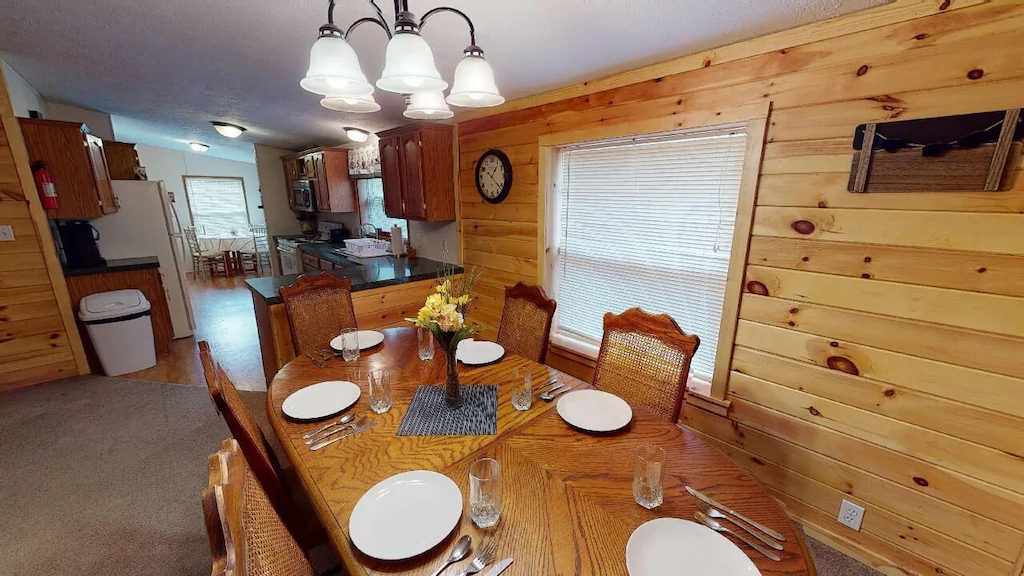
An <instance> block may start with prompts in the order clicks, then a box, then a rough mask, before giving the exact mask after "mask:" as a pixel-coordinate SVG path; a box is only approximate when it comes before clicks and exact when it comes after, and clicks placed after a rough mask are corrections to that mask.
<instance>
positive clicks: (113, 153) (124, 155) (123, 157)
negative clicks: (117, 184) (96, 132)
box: [103, 140, 141, 180]
mask: <svg viewBox="0 0 1024 576" xmlns="http://www.w3.org/2000/svg"><path fill="white" fill-rule="evenodd" d="M103 156H105V157H106V159H107V169H108V170H109V171H110V179H111V180H134V179H135V168H137V167H139V166H141V164H139V153H138V151H137V150H136V149H135V144H131V143H129V142H115V141H113V140H104V141H103Z"/></svg>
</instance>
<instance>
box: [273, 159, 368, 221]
mask: <svg viewBox="0 0 1024 576" xmlns="http://www.w3.org/2000/svg"><path fill="white" fill-rule="evenodd" d="M281 160H282V162H284V173H285V176H286V177H287V178H288V190H289V195H288V198H289V200H288V202H289V206H291V208H293V209H294V208H295V205H294V201H295V200H294V197H293V196H292V194H291V193H290V192H291V190H292V185H293V184H294V183H295V181H296V180H308V181H310V182H311V183H312V188H313V193H314V196H315V202H316V211H317V212H355V211H357V210H358V209H359V202H358V200H357V198H356V191H355V186H354V185H353V182H352V180H350V179H349V177H348V150H342V149H340V148H314V149H313V150H307V151H305V152H300V153H298V154H295V155H292V156H285V157H284V158H282V159H281Z"/></svg>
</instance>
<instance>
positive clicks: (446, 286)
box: [436, 280, 452, 294]
mask: <svg viewBox="0 0 1024 576" xmlns="http://www.w3.org/2000/svg"><path fill="white" fill-rule="evenodd" d="M436 290H437V291H438V293H441V294H448V293H449V292H451V291H452V281H451V280H445V281H444V282H441V283H440V284H438V285H437V288H436Z"/></svg>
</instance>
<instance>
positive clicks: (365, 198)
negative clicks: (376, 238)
mask: <svg viewBox="0 0 1024 576" xmlns="http://www.w3.org/2000/svg"><path fill="white" fill-rule="evenodd" d="M356 182H357V184H356V190H357V191H358V192H359V213H360V214H361V215H362V224H373V225H374V226H376V227H377V229H378V230H379V231H380V232H381V234H383V235H387V236H390V234H391V227H392V226H398V227H399V228H401V229H402V238H404V239H406V240H408V239H409V222H408V221H407V220H403V219H398V218H389V217H388V215H387V214H385V213H384V180H383V179H381V178H367V179H362V180H356Z"/></svg>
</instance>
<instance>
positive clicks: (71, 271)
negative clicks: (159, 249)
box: [64, 256, 160, 277]
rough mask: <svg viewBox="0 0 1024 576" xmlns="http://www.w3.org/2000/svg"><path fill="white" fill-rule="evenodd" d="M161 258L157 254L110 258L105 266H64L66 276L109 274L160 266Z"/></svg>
mask: <svg viewBox="0 0 1024 576" xmlns="http://www.w3.org/2000/svg"><path fill="white" fill-rule="evenodd" d="M159 267H160V259H159V258H157V257H156V256H141V257H139V258H110V259H108V260H107V263H106V264H104V265H103V266H90V267H88V268H67V267H65V268H64V276H65V277H68V276H89V275H92V274H109V273H111V272H128V271H130V270H148V269H150V268H159Z"/></svg>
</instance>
